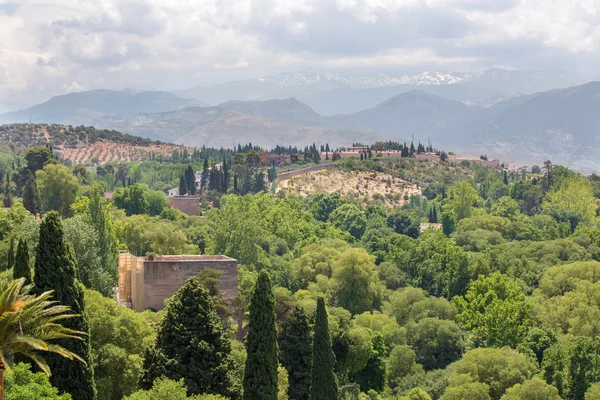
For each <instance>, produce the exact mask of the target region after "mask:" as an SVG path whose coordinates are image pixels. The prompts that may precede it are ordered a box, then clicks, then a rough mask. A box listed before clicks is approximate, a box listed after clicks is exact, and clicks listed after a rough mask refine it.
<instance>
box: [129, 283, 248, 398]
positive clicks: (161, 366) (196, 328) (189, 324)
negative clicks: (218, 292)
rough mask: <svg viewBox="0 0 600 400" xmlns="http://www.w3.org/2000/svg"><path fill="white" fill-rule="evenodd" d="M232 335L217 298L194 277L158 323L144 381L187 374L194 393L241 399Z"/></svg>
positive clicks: (149, 383)
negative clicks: (217, 309)
mask: <svg viewBox="0 0 600 400" xmlns="http://www.w3.org/2000/svg"><path fill="white" fill-rule="evenodd" d="M234 369H235V368H234V364H233V359H232V358H231V339H229V337H228V336H227V333H226V332H225V330H224V329H223V325H222V324H221V320H220V319H219V316H218V315H217V312H216V311H215V307H214V303H213V299H212V297H211V296H210V294H209V292H208V291H207V290H206V289H205V288H204V287H203V285H202V283H201V282H200V280H199V279H198V278H190V279H188V280H187V282H186V283H185V285H183V287H182V288H181V289H179V291H178V292H177V293H176V294H175V295H174V296H173V297H172V298H171V300H170V301H169V304H168V305H167V307H166V309H165V315H164V317H163V320H162V321H161V323H160V326H159V328H158V334H157V336H156V344H155V346H154V348H153V349H151V350H149V351H147V352H146V357H145V360H144V373H143V375H142V378H141V381H140V386H141V387H142V388H143V389H150V388H151V387H152V384H153V383H154V381H155V380H156V379H158V378H160V377H161V376H163V375H164V376H165V377H167V378H169V379H173V380H176V381H178V380H180V379H183V380H184V382H185V385H186V387H187V389H188V394H189V395H198V394H220V395H223V396H225V397H227V398H230V399H233V400H238V399H240V397H241V387H240V384H239V382H237V381H236V378H235V374H234Z"/></svg>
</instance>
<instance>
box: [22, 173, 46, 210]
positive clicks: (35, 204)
mask: <svg viewBox="0 0 600 400" xmlns="http://www.w3.org/2000/svg"><path fill="white" fill-rule="evenodd" d="M23 206H24V207H25V209H26V210H27V211H29V212H30V213H32V214H33V215H36V214H37V213H39V212H40V211H41V210H42V201H41V200H40V191H39V189H38V187H37V184H36V182H35V175H33V174H32V173H31V172H30V173H29V177H28V178H27V181H25V186H24V187H23Z"/></svg>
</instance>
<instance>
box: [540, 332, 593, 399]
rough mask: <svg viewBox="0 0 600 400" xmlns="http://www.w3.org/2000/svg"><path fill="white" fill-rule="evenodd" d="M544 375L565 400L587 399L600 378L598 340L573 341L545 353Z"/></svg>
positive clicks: (555, 345)
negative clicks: (590, 390) (587, 393)
mask: <svg viewBox="0 0 600 400" xmlns="http://www.w3.org/2000/svg"><path fill="white" fill-rule="evenodd" d="M541 369H542V374H543V377H544V379H545V380H546V382H548V383H549V384H552V385H554V386H555V387H556V388H557V389H558V392H559V394H560V395H561V396H562V398H563V399H569V400H577V399H583V398H584V396H585V394H586V392H587V391H588V389H589V388H590V386H592V384H594V383H598V382H599V378H598V377H599V376H600V344H599V342H598V339H597V338H596V339H592V338H590V337H585V336H575V337H570V338H569V340H568V341H564V342H559V343H556V344H554V345H552V346H551V347H550V348H549V349H548V350H546V351H545V352H544V358H543V361H542V368H541Z"/></svg>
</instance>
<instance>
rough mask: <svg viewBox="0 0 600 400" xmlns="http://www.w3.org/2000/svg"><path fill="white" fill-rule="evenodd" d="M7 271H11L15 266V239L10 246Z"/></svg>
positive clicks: (12, 239)
mask: <svg viewBox="0 0 600 400" xmlns="http://www.w3.org/2000/svg"><path fill="white" fill-rule="evenodd" d="M6 265H7V268H6V269H11V268H12V267H13V265H15V238H13V237H11V238H10V244H9V245H8V256H7V260H6Z"/></svg>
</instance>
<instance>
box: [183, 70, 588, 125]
mask: <svg viewBox="0 0 600 400" xmlns="http://www.w3.org/2000/svg"><path fill="white" fill-rule="evenodd" d="M586 82H589V78H586V77H583V76H579V75H574V74H569V73H564V72H552V71H550V72H546V71H507V70H500V69H490V70H486V71H480V72H469V73H461V72H459V73H457V72H434V71H430V72H423V73H419V74H413V75H401V76H391V75H385V74H373V75H350V74H339V73H332V72H324V71H314V70H313V71H300V72H292V73H284V74H279V75H274V76H267V77H262V78H258V79H248V80H244V81H236V82H228V83H224V84H218V85H208V86H196V87H194V88H191V89H187V90H182V91H176V92H174V93H176V94H178V95H180V96H182V97H191V98H198V99H203V100H204V101H207V102H209V103H211V104H220V103H224V102H227V101H229V100H244V101H247V100H267V99H274V98H276V99H283V98H289V97H295V98H296V99H298V100H300V101H302V102H305V103H307V104H310V105H311V107H312V108H313V109H314V110H315V111H316V112H317V113H319V114H321V115H333V114H346V113H351V112H356V111H359V110H362V109H365V108H371V107H374V106H376V105H377V104H379V103H381V102H383V101H385V100H386V99H388V98H390V97H393V96H396V95H398V94H401V93H405V92H409V91H413V90H416V89H419V90H423V91H424V92H425V93H429V94H433V95H436V96H440V97H444V98H447V99H449V100H455V101H460V102H464V103H465V104H477V103H481V102H482V101H483V100H484V99H489V98H492V97H494V96H497V95H501V96H506V97H513V96H515V95H516V94H517V93H523V94H533V93H536V92H540V91H546V90H550V89H556V88H564V87H569V86H573V85H579V84H583V83H586ZM487 105H489V104H487Z"/></svg>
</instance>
